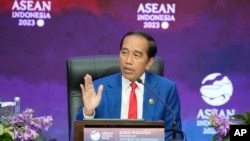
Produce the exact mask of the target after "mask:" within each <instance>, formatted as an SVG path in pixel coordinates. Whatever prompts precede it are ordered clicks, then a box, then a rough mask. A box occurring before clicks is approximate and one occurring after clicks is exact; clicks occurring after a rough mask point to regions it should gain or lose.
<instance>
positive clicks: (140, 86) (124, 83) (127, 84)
mask: <svg viewBox="0 0 250 141" xmlns="http://www.w3.org/2000/svg"><path fill="white" fill-rule="evenodd" d="M140 79H141V80H142V82H143V83H144V82H145V72H144V73H143V74H142V76H141V77H140ZM130 83H131V81H130V80H128V79H126V78H125V77H124V76H123V75H122V86H123V87H124V88H129V87H130ZM135 83H136V84H137V86H138V88H139V89H142V88H143V85H142V84H140V83H139V82H137V81H136V82H135Z"/></svg>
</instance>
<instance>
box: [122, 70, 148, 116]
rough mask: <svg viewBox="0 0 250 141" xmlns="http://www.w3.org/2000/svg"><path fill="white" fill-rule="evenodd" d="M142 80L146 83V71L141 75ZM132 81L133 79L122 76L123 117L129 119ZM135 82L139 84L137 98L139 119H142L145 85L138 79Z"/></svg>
mask: <svg viewBox="0 0 250 141" xmlns="http://www.w3.org/2000/svg"><path fill="white" fill-rule="evenodd" d="M141 80H142V82H143V83H144V80H145V73H144V74H143V75H142V76H141ZM130 83H131V81H129V80H128V79H126V78H124V77H123V76H122V101H121V119H128V110H129V97H130V92H131V89H132V88H131V86H130ZM135 83H136V84H137V87H136V89H135V94H136V99H137V119H142V110H143V109H142V107H143V91H144V86H143V85H142V84H140V83H138V82H137V81H136V82H135Z"/></svg>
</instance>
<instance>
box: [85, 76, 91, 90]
mask: <svg viewBox="0 0 250 141" xmlns="http://www.w3.org/2000/svg"><path fill="white" fill-rule="evenodd" d="M84 81H85V85H84V87H85V90H89V89H93V82H92V77H91V76H90V75H89V74H86V75H85V77H84Z"/></svg>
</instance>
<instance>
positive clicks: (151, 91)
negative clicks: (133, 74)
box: [137, 78, 177, 141]
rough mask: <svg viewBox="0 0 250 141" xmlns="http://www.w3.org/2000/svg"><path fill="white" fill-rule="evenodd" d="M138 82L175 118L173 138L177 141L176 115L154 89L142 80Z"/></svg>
mask: <svg viewBox="0 0 250 141" xmlns="http://www.w3.org/2000/svg"><path fill="white" fill-rule="evenodd" d="M137 82H139V83H140V84H142V85H144V86H145V87H146V88H147V89H148V90H149V91H150V93H151V94H153V95H154V96H155V97H156V98H157V99H158V100H159V101H160V102H161V103H162V104H163V105H164V106H165V107H166V108H167V109H168V110H169V111H170V112H171V114H172V117H173V129H172V132H173V136H172V137H173V141H175V140H176V132H177V131H176V118H175V115H174V111H173V110H172V109H171V108H170V107H169V106H168V105H167V104H166V103H165V102H164V101H163V100H162V99H161V98H160V97H159V96H158V95H157V94H156V93H155V92H154V91H153V90H152V89H150V88H149V87H148V86H147V85H146V84H144V83H143V82H142V80H141V79H140V78H138V79H137Z"/></svg>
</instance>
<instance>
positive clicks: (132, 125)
mask: <svg viewBox="0 0 250 141" xmlns="http://www.w3.org/2000/svg"><path fill="white" fill-rule="evenodd" d="M73 126H74V127H73V139H74V141H89V140H93V141H95V140H96V141H106V140H107V141H117V140H119V141H128V140H130V141H135V140H158V141H161V140H162V141H163V140H164V122H163V121H144V120H123V119H91V120H79V121H74V123H73Z"/></svg>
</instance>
